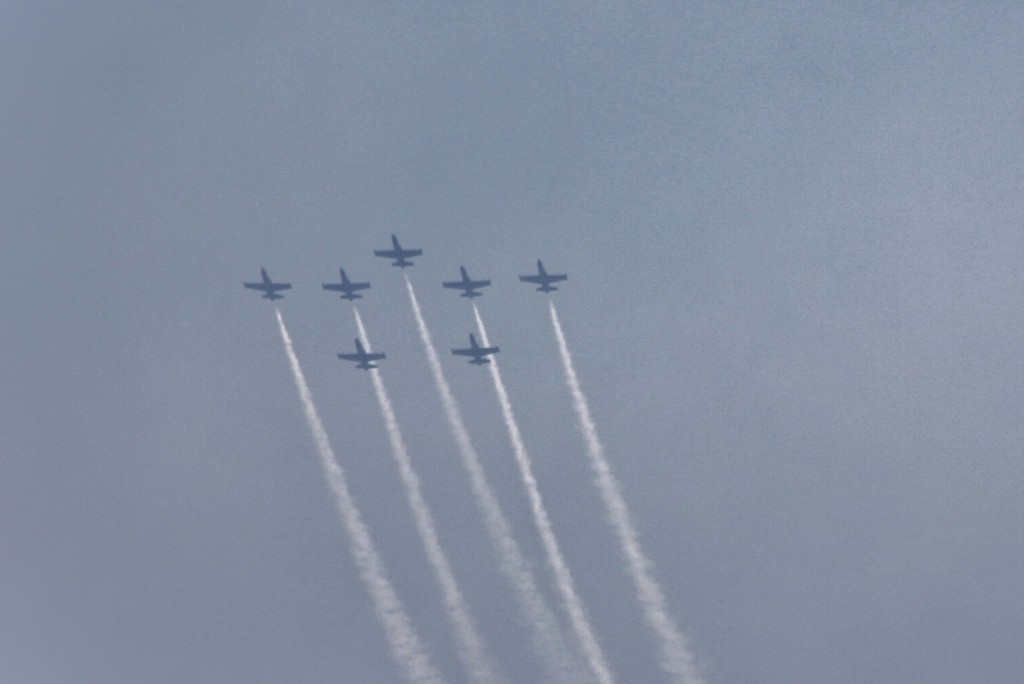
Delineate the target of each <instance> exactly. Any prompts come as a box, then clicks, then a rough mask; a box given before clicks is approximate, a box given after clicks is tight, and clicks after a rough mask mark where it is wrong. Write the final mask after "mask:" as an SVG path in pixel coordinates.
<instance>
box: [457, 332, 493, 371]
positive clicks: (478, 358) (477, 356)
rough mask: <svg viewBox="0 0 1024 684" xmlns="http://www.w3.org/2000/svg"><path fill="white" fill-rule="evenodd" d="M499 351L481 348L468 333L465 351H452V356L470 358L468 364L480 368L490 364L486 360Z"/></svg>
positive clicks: (474, 337)
mask: <svg viewBox="0 0 1024 684" xmlns="http://www.w3.org/2000/svg"><path fill="white" fill-rule="evenodd" d="M499 351H500V350H499V349H498V348H497V347H481V346H480V345H479V344H478V343H477V341H476V335H474V334H473V333H469V346H468V347H466V348H465V349H452V354H454V355H455V356H472V357H473V358H471V359H470V360H469V362H470V363H472V364H476V365H477V366H482V365H484V364H485V363H490V362H491V360H490V359H488V358H486V357H488V356H490V355H491V354H497V353H498V352H499Z"/></svg>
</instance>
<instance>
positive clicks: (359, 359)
mask: <svg viewBox="0 0 1024 684" xmlns="http://www.w3.org/2000/svg"><path fill="white" fill-rule="evenodd" d="M338 358H339V359H341V360H342V361H355V362H356V368H362V369H363V370H370V369H371V368H376V367H377V364H375V363H371V361H378V360H380V359H384V358H387V355H386V354H372V353H370V352H368V351H366V349H364V348H363V343H362V342H360V341H359V338H358V337H357V338H356V351H355V353H354V354H338Z"/></svg>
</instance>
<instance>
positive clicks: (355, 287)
mask: <svg viewBox="0 0 1024 684" xmlns="http://www.w3.org/2000/svg"><path fill="white" fill-rule="evenodd" d="M338 272H339V273H340V274H341V282H340V283H323V286H324V289H325V290H331V291H332V292H344V294H343V295H341V298H342V299H347V300H349V301H354V300H356V299H362V296H363V295H361V294H356V292H358V291H359V290H368V289H369V288H370V283H353V282H352V281H351V280H349V279H348V276H347V275H346V274H345V269H343V268H339V269H338Z"/></svg>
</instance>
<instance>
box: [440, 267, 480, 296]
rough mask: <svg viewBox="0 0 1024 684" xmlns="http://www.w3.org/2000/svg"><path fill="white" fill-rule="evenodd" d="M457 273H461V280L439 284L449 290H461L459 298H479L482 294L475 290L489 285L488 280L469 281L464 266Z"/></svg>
mask: <svg viewBox="0 0 1024 684" xmlns="http://www.w3.org/2000/svg"><path fill="white" fill-rule="evenodd" d="M459 272H460V273H462V280H453V281H446V282H443V283H441V285H442V286H443V287H447V288H448V289H450V290H462V294H460V295H459V296H460V297H469V298H470V299H472V298H473V297H479V296H480V295H482V294H483V293H482V292H477V290H479V289H480V288H481V287H487V286H489V285H490V284H491V281H490V280H470V278H469V274H467V273H466V267H465V266H459Z"/></svg>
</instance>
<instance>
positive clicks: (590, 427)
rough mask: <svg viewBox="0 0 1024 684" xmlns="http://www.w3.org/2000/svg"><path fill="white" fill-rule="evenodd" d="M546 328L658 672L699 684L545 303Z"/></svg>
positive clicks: (558, 325) (556, 324)
mask: <svg viewBox="0 0 1024 684" xmlns="http://www.w3.org/2000/svg"><path fill="white" fill-rule="evenodd" d="M551 324H552V326H553V327H554V329H555V337H557V338H558V351H559V353H560V355H561V357H562V366H563V367H564V370H565V381H566V384H567V385H568V386H569V392H570V393H571V394H572V403H573V406H574V408H575V409H576V418H577V420H578V421H579V428H580V431H581V432H582V433H583V438H584V439H585V440H586V443H587V455H588V456H589V457H590V468H591V470H593V472H594V483H595V484H596V485H597V489H598V491H599V492H600V494H601V498H602V499H603V500H604V505H605V507H607V509H608V518H609V520H611V523H612V527H614V529H615V533H616V534H617V535H618V537H619V543H620V545H621V546H622V554H623V556H624V557H625V560H626V565H627V567H628V568H629V574H630V576H631V577H632V578H633V584H634V585H635V588H636V594H637V599H639V601H640V605H641V606H642V608H643V613H644V618H645V619H646V620H647V624H648V625H649V626H650V627H651V629H653V630H654V632H655V634H657V635H658V638H659V640H660V641H661V667H662V669H664V670H665V672H667V673H668V674H670V675H672V676H673V677H674V679H675V681H677V682H680V683H681V684H702V682H703V680H702V679H701V677H700V676H699V675H698V674H697V668H696V666H695V665H694V662H693V656H692V655H691V654H690V652H689V650H688V649H687V646H686V638H685V637H684V636H683V635H682V633H681V632H680V631H679V628H678V627H676V625H675V623H674V622H673V621H672V618H671V617H669V615H668V611H667V610H666V608H665V596H664V594H662V593H661V588H660V587H659V586H658V583H657V582H655V580H654V577H652V576H651V572H650V569H651V561H650V560H649V559H648V558H647V556H645V555H644V553H643V551H641V549H640V541H639V539H638V538H637V537H638V535H637V531H636V528H635V527H633V522H632V520H631V519H630V514H629V509H628V508H626V501H625V499H623V498H622V494H621V493H620V492H619V483H618V481H617V480H616V479H615V476H614V475H612V471H611V468H610V466H609V464H608V461H607V459H605V457H604V447H603V446H601V441H600V440H599V439H598V437H597V427H596V426H595V425H594V421H593V419H592V418H591V417H590V408H589V407H588V406H587V399H586V397H584V396H583V390H582V389H580V381H579V378H577V377H576V371H575V370H574V369H573V365H572V355H571V354H569V346H568V345H567V344H566V342H565V334H564V333H563V332H562V325H561V323H559V321H558V312H557V311H555V303H554V302H551Z"/></svg>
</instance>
